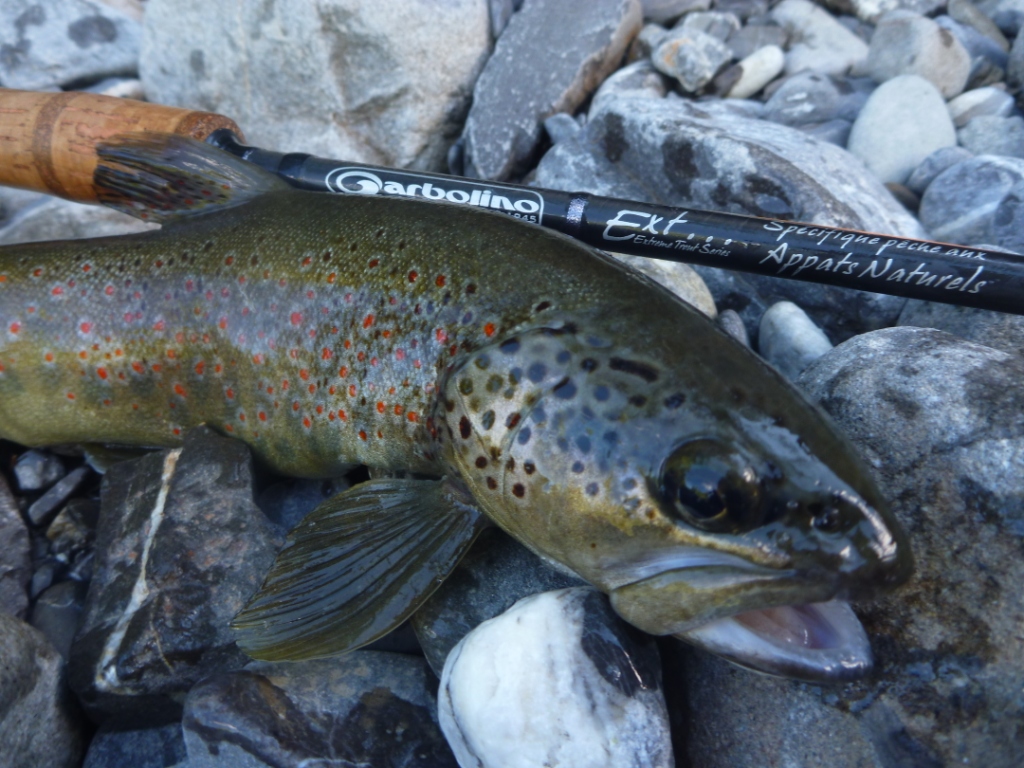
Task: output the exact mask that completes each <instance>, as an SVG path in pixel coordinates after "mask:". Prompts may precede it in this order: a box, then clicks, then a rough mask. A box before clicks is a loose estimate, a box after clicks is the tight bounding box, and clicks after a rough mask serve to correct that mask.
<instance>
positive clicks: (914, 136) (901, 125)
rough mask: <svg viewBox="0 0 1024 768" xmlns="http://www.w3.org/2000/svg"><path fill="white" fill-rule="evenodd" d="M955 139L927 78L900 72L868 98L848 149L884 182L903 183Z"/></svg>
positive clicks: (938, 98)
mask: <svg viewBox="0 0 1024 768" xmlns="http://www.w3.org/2000/svg"><path fill="white" fill-rule="evenodd" d="M954 144H956V130H955V129H954V128H953V120H952V119H951V118H950V116H949V112H948V110H947V109H946V103H945V101H943V99H942V96H941V95H940V94H939V92H938V90H936V88H935V86H934V85H932V84H931V82H929V81H928V80H925V79H924V78H922V77H918V76H917V75H900V76H899V77H894V78H893V79H891V80H888V81H887V82H885V83H883V84H882V85H880V86H879V87H878V89H877V90H875V92H874V93H872V94H871V96H870V97H868V101H867V103H866V104H865V105H864V108H863V109H862V110H861V112H860V114H859V115H858V116H857V119H856V120H855V121H854V123H853V128H852V129H851V131H850V141H849V144H848V145H847V149H849V150H850V152H851V153H853V154H854V155H856V156H857V157H859V158H860V159H861V160H863V161H864V164H865V165H867V167H868V168H870V169H871V171H872V172H873V173H874V174H875V175H876V176H877V177H878V178H879V179H880V180H881V181H883V182H886V181H895V182H897V183H899V184H902V183H903V182H904V181H906V180H907V178H908V177H909V176H910V173H911V171H913V170H914V169H915V168H916V167H917V166H918V165H920V163H921V161H922V160H924V159H925V158H926V157H928V155H930V154H931V153H932V152H934V151H935V150H937V149H941V148H942V147H950V146H953V145H954Z"/></svg>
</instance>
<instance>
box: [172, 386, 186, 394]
mask: <svg viewBox="0 0 1024 768" xmlns="http://www.w3.org/2000/svg"><path fill="white" fill-rule="evenodd" d="M174 394H176V395H177V396H178V397H186V394H185V388H184V387H183V386H181V384H175V385H174Z"/></svg>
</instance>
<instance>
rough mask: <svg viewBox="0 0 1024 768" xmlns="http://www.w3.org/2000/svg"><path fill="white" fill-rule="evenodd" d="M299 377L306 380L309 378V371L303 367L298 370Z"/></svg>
mask: <svg viewBox="0 0 1024 768" xmlns="http://www.w3.org/2000/svg"><path fill="white" fill-rule="evenodd" d="M299 378H300V379H302V380H303V381H308V380H309V371H307V370H306V369H305V368H303V369H302V370H300V371H299Z"/></svg>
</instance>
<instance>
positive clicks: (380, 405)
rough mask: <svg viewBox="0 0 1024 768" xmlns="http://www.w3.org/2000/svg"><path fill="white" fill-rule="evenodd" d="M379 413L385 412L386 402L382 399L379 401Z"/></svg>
mask: <svg viewBox="0 0 1024 768" xmlns="http://www.w3.org/2000/svg"><path fill="white" fill-rule="evenodd" d="M377 413H384V403H383V402H381V401H378V402H377Z"/></svg>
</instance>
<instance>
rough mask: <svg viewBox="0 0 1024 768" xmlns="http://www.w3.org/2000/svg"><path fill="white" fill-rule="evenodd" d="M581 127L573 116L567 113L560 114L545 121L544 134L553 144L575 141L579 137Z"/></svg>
mask: <svg viewBox="0 0 1024 768" xmlns="http://www.w3.org/2000/svg"><path fill="white" fill-rule="evenodd" d="M580 127H581V126H580V124H579V123H578V122H576V121H575V120H574V119H573V117H572V115H569V114H566V113H565V112H559V113H558V114H556V115H552V116H551V117H549V118H547V119H546V120H544V132H545V133H546V134H547V135H548V138H549V139H551V143H552V144H557V143H558V142H560V141H568V140H569V139H575V138H576V136H578V135H579V132H580Z"/></svg>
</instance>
